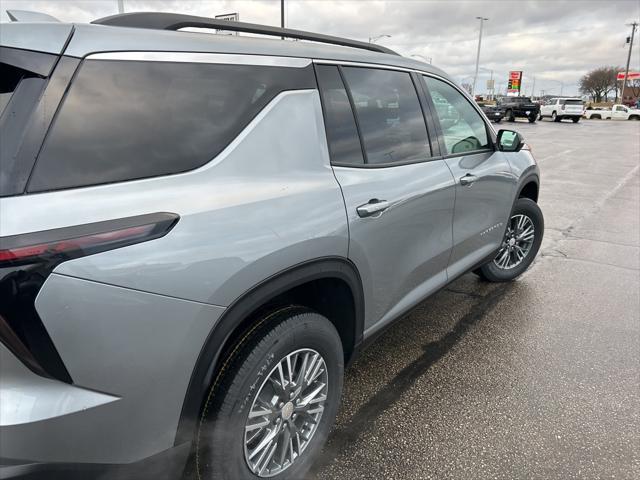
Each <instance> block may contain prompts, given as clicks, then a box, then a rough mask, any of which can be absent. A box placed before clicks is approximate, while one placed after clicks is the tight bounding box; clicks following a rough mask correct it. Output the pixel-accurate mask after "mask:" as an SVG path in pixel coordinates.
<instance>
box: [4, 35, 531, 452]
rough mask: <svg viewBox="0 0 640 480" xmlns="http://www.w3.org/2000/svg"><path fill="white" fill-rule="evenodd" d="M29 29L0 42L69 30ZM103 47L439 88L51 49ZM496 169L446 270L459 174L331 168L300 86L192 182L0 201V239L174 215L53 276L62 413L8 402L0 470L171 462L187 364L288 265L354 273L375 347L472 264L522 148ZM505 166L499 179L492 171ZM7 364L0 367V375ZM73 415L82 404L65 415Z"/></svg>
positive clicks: (329, 49)
mask: <svg viewBox="0 0 640 480" xmlns="http://www.w3.org/2000/svg"><path fill="white" fill-rule="evenodd" d="M43 25H44V24H43ZM43 25H38V33H37V34H34V33H33V30H32V28H33V25H25V24H15V25H11V27H10V28H9V29H6V28H5V26H4V25H3V27H2V29H0V30H2V32H1V33H0V41H1V43H2V45H7V46H19V45H23V46H22V48H28V47H25V46H24V45H26V44H28V45H31V46H32V47H33V48H34V49H38V50H42V51H50V52H55V50H56V49H61V48H62V45H59V42H60V41H61V40H60V39H61V38H62V34H61V33H60V32H62V31H63V29H66V30H65V31H66V32H67V35H68V32H70V30H71V26H70V25H65V24H47V25H46V27H44V26H43ZM41 29H42V31H43V32H44V33H42V34H40V31H41ZM7 32H8V33H7ZM56 32H57V33H56ZM65 40H66V37H65ZM20 42H23V43H20ZM25 42H26V43H25ZM29 42H30V43H29ZM48 42H50V45H45V44H47V43H48ZM56 42H57V43H56ZM36 47H37V48H36ZM118 50H129V51H130V50H152V51H182V52H204V53H209V52H213V53H217V54H224V53H230V54H237V55H245V54H258V55H272V56H283V57H298V58H301V59H305V60H307V59H313V60H318V59H329V60H332V61H333V60H340V61H348V62H364V63H367V64H369V65H371V64H379V65H385V66H392V67H399V68H404V69H409V70H411V69H416V70H419V71H422V72H429V73H433V74H436V75H440V76H442V77H444V78H447V77H446V75H445V74H444V73H443V72H441V71H440V70H438V69H437V68H434V67H430V66H428V65H426V64H424V63H422V62H418V61H415V60H411V59H406V58H403V57H400V56H397V57H396V56H390V55H383V54H377V53H373V52H365V51H359V50H355V49H350V48H346V47H336V46H326V45H317V44H313V43H306V42H281V41H278V40H264V39H255V38H251V37H233V38H228V37H225V36H219V35H216V36H212V35H205V34H198V33H187V32H179V33H176V32H166V31H152V30H143V29H123V28H118V27H105V26H95V25H76V26H75V33H74V36H73V39H72V41H71V43H70V45H69V47H68V49H67V51H66V52H65V53H66V54H68V55H72V56H76V57H86V56H87V55H90V54H92V53H98V52H114V51H118ZM55 53H57V52H55ZM265 146H268V148H265ZM494 157H495V158H494V160H496V161H497V163H496V164H495V165H497V166H498V169H497V170H496V169H495V168H494V170H492V173H491V175H492V177H491V178H492V180H491V181H492V182H494V183H496V184H499V185H500V188H503V189H504V188H506V185H507V183H508V184H509V185H511V194H510V196H508V198H505V197H502V196H500V198H498V197H497V194H496V193H495V192H494V193H493V195H494V197H495V198H494V199H493V200H492V199H490V198H489V196H490V194H491V190H490V189H489V188H484V187H483V188H482V189H480V188H478V189H476V191H477V194H478V195H479V196H481V197H483V198H484V199H485V200H486V202H487V204H492V205H495V204H499V206H498V209H497V210H496V212H492V214H490V215H486V216H485V217H482V218H481V219H476V223H474V224H473V225H466V224H465V223H464V222H460V223H459V227H460V228H459V230H458V233H459V237H456V238H458V240H459V241H456V242H455V243H457V244H459V250H460V258H459V260H458V261H457V263H456V262H454V263H453V264H450V263H448V260H449V255H450V254H451V248H452V246H453V245H454V238H453V236H455V235H454V234H452V228H453V230H454V231H455V228H454V227H453V224H452V222H454V220H453V214H454V208H453V199H454V197H455V196H456V195H457V194H456V193H455V192H456V191H457V189H458V187H457V186H455V187H454V176H452V174H451V172H450V169H451V170H454V173H456V168H457V167H460V168H463V167H464V165H462V166H460V162H462V159H458V160H457V162H458V164H456V161H453V160H452V159H447V160H446V161H443V160H437V161H431V162H425V163H421V164H414V165H407V166H403V167H394V168H393V169H379V170H374V169H371V170H364V169H362V170H360V169H348V168H335V169H332V168H331V166H330V163H329V156H328V150H327V144H326V137H325V131H324V123H323V118H322V111H321V106H320V101H319V95H318V93H317V91H315V90H313V91H312V90H309V91H297V92H286V93H283V94H281V95H279V96H278V97H277V98H276V99H274V100H273V101H272V102H271V104H270V105H268V106H267V107H266V108H265V109H264V110H263V112H261V114H259V115H258V116H257V117H256V118H255V119H254V120H253V121H252V122H251V124H250V125H249V126H248V127H247V128H246V129H245V131H244V132H242V134H241V135H240V136H239V137H238V138H236V140H234V141H233V142H232V144H231V145H229V147H228V148H227V149H225V151H223V152H222V153H221V154H220V155H219V156H218V157H217V158H215V159H212V161H211V162H210V163H208V164H207V165H205V166H204V167H202V168H200V169H198V170H195V171H192V172H189V173H185V174H180V175H173V176H168V177H162V178H154V179H147V180H139V181H133V182H123V183H119V184H113V185H105V186H99V187H92V188H81V189H72V190H66V191H59V192H52V193H43V194H38V195H28V196H19V197H13V198H2V199H0V219H1V221H0V236H8V235H14V234H20V233H26V232H31V231H38V230H45V229H50V228H58V227H64V226H70V225H76V224H83V223H88V222H96V221H100V220H108V219H112V218H119V217H125V216H133V215H138V214H144V213H151V212H157V211H170V212H175V213H178V214H179V215H181V220H180V222H179V223H178V225H177V226H176V227H175V228H174V230H173V231H172V232H170V234H169V235H167V236H166V237H163V238H161V239H157V240H154V241H152V242H147V243H144V244H138V245H134V246H130V247H127V248H122V249H119V250H114V251H110V252H105V253H102V254H99V255H93V256H90V257H85V258H81V259H77V260H74V261H71V262H67V263H65V264H62V265H60V266H59V267H58V268H57V270H56V272H55V274H54V275H52V276H51V277H50V278H49V279H48V280H47V282H46V283H45V286H44V287H43V289H42V290H41V292H40V295H39V297H38V299H37V308H38V311H39V312H40V315H41V317H42V319H43V322H44V323H45V325H46V327H47V329H48V331H49V332H50V334H51V336H52V339H53V341H54V344H55V345H56V347H57V348H58V351H59V352H60V355H61V356H62V358H63V361H64V363H65V365H66V366H67V367H68V369H69V371H70V373H71V376H72V377H73V378H74V381H76V382H77V386H68V385H66V384H62V385H60V386H59V388H60V391H61V392H63V395H70V397H69V398H68V400H67V402H68V403H67V404H66V407H65V406H64V405H61V404H58V403H55V402H49V403H47V404H44V406H43V404H42V403H39V404H38V408H35V407H34V408H33V409H32V410H30V409H29V408H28V406H26V404H24V403H23V404H22V405H20V408H21V409H22V410H21V412H20V414H19V415H18V414H17V413H16V414H14V415H13V416H11V417H9V419H8V420H7V423H6V424H3V425H2V426H1V428H0V449H1V451H0V456H2V457H9V458H28V459H32V460H38V461H46V460H49V461H82V462H114V463H127V462H132V461H135V460H137V459H141V458H144V457H146V456H150V455H153V454H154V453H157V452H160V451H162V450H163V449H166V448H169V447H170V446H172V444H173V441H174V439H175V433H176V427H177V422H178V417H179V415H180V409H181V406H182V400H183V399H184V393H185V390H186V386H187V382H188V380H189V376H190V373H191V371H192V369H193V366H194V364H195V361H196V358H197V354H198V352H199V351H200V348H201V346H202V343H203V342H204V339H205V338H206V336H207V334H208V333H209V331H210V330H211V329H212V328H213V327H214V326H215V324H216V321H217V320H218V319H219V318H220V316H221V315H222V313H223V312H224V306H226V305H229V304H230V303H231V302H233V301H234V300H235V299H236V298H237V297H238V296H239V295H240V294H242V293H244V292H245V291H246V290H248V289H249V288H251V287H252V286H253V285H255V284H256V283H258V282H260V281H262V280H264V279H266V278H268V277H269V276H271V275H273V274H274V273H277V272H278V271H280V270H283V269H285V268H287V267H290V266H291V265H294V264H296V263H299V262H302V261H304V260H308V259H313V258H318V257H322V256H327V255H332V256H335V255H338V256H344V257H346V256H349V258H351V259H352V260H353V261H354V262H355V263H356V265H357V266H358V268H359V270H360V275H361V277H362V281H363V286H364V291H365V299H366V319H365V322H366V332H365V333H366V334H367V335H369V334H372V333H374V332H375V331H377V330H378V329H380V328H381V327H382V326H384V325H385V324H386V323H388V322H389V321H391V320H393V319H394V318H396V317H397V316H398V315H400V314H401V313H403V312H405V311H406V310H408V309H409V308H411V307H412V306H413V305H415V303H417V302H418V301H420V300H421V299H423V298H424V297H425V296H427V295H428V294H430V293H432V292H433V291H435V290H436V289H437V288H439V287H441V286H442V285H444V284H445V283H446V282H447V280H448V279H449V278H451V277H452V275H453V274H457V272H462V271H465V269H466V268H469V267H470V266H471V263H470V262H471V258H470V257H471V256H473V255H472V252H471V253H469V254H468V255H466V256H465V255H464V249H467V250H469V251H470V250H471V249H472V247H471V244H470V243H465V242H469V241H470V242H472V243H473V231H476V230H478V229H479V228H480V226H481V225H480V224H481V223H482V222H485V221H486V222H488V223H491V222H493V221H494V220H493V219H494V217H495V218H496V219H499V217H500V216H501V215H500V212H501V211H503V210H504V211H506V212H507V213H506V214H505V218H504V221H506V217H507V216H508V210H509V209H510V208H511V204H512V202H513V196H514V195H515V191H516V185H515V181H516V179H517V181H518V185H520V183H521V182H522V178H523V176H525V175H528V174H530V173H536V174H537V167H536V166H535V163H534V162H533V160H532V157H531V156H530V155H529V154H528V152H520V153H518V154H494ZM505 159H508V162H509V164H511V175H512V176H511V178H507V176H505V177H504V178H503V177H502V176H501V175H500V174H498V172H500V171H502V170H500V169H503V168H504V166H505ZM492 161H493V160H492ZM492 165H493V164H492ZM495 165H493V166H494V167H495ZM476 167H477V168H483V167H482V165H477V166H476ZM334 171H335V177H334ZM504 171H505V172H506V170H504ZM456 175H457V173H456ZM336 177H337V178H338V180H339V181H340V184H341V185H342V189H343V191H344V193H345V199H346V203H347V204H346V209H345V203H344V201H343V198H342V191H341V189H340V185H339V184H338V183H337V182H336ZM412 187H415V188H416V189H417V190H419V191H418V192H416V191H413V190H412ZM465 193H466V192H465ZM485 195H486V196H487V197H486V198H485V197H484V196H485ZM500 195H502V193H501V194H500ZM376 196H377V197H383V198H385V199H387V200H389V201H391V202H392V208H390V209H389V210H388V211H387V212H386V213H384V214H382V215H381V216H380V217H379V218H368V219H361V218H359V217H357V215H356V214H355V207H356V206H358V205H359V204H362V203H366V202H367V201H368V200H369V199H370V198H374V197H376ZM359 202H360V203H359ZM492 202H493V203H492ZM421 209H424V211H422V210H421ZM498 210H499V211H498ZM424 212H428V214H424V215H421V213H424ZM490 226H491V225H486V227H485V228H487V227H490ZM349 228H350V229H351V243H350V244H349ZM401 229H408V230H409V231H411V232H412V235H404V234H403V233H406V232H402V231H401ZM452 235H453V236H452ZM465 239H466V240H465ZM493 240H495V239H493V238H492V237H487V239H486V240H483V241H487V242H488V244H491V243H492V241H493ZM487 248H488V247H487ZM447 270H448V271H449V273H448V274H447ZM394 282H395V283H394ZM5 354H6V352H3V355H5ZM7 355H9V356H10V354H6V355H5V356H7ZM3 359H4V357H3ZM14 360H15V359H14ZM13 363H15V361H13V362H10V363H6V364H5V363H4V362H3V365H2V367H0V375H4V374H5V372H6V371H7V368H6V366H7V365H9V366H10V365H11V364H13ZM23 370H24V369H23ZM19 376H20V379H19V381H21V382H23V384H24V382H27V383H28V381H31V380H33V382H34V385H36V386H35V387H34V388H40V387H39V386H38V385H40V384H38V383H37V382H36V380H40V377H38V378H37V379H32V378H31V377H34V374H32V373H31V372H30V371H20V372H19ZM15 377H16V375H14V376H13V378H15ZM7 378H8V377H7ZM29 379H30V380H29ZM12 381H18V379H15V380H12ZM3 382H4V379H3ZM3 385H6V383H3ZM2 388H4V386H3V387H2ZM98 392H104V393H98ZM93 394H95V395H93ZM61 398H62V397H61ZM83 402H84V403H83ZM92 402H93V403H92ZM69 405H71V407H69ZM79 405H86V406H88V407H90V408H87V409H81V410H78V409H77V406H79ZM63 407H65V408H67V410H65V409H64V408H63ZM3 412H4V410H3ZM4 420H5V419H3V421H4ZM69 432H73V434H72V435H70V434H69ZM96 432H98V433H99V434H96ZM43 439H47V440H45V441H43ZM52 439H55V441H51V440H52Z"/></svg>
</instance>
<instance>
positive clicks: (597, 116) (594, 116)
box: [590, 115, 602, 120]
mask: <svg viewBox="0 0 640 480" xmlns="http://www.w3.org/2000/svg"><path fill="white" fill-rule="evenodd" d="M590 118H591V119H592V120H602V117H601V116H600V115H591V117H590Z"/></svg>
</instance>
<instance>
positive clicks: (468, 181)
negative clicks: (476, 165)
mask: <svg viewBox="0 0 640 480" xmlns="http://www.w3.org/2000/svg"><path fill="white" fill-rule="evenodd" d="M476 180H478V177H476V176H475V175H471V174H470V173H467V174H466V175H465V176H464V177H462V178H461V179H460V185H462V186H466V187H470V186H471V185H473V183H474V182H475V181H476Z"/></svg>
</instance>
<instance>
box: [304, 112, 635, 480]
mask: <svg viewBox="0 0 640 480" xmlns="http://www.w3.org/2000/svg"><path fill="white" fill-rule="evenodd" d="M498 127H500V128H513V129H516V130H518V131H520V132H521V133H522V134H523V135H524V136H525V138H526V140H527V142H528V143H530V144H531V145H532V147H533V153H534V155H535V156H536V158H537V159H538V161H539V163H540V168H541V170H542V187H541V192H540V205H541V207H542V209H543V212H544V214H545V221H546V233H545V239H544V242H543V245H542V249H541V254H540V255H539V257H538V260H537V261H536V263H535V264H534V266H533V267H532V268H531V269H530V270H529V271H528V272H527V273H525V274H524V275H523V276H522V277H521V278H520V279H519V280H518V281H516V282H514V283H512V284H500V285H491V284H487V283H482V282H480V281H479V280H478V279H477V278H476V277H475V276H474V275H472V274H469V275H465V276H464V277H462V278H460V279H458V280H457V281H455V282H454V283H453V284H451V285H450V286H449V287H447V288H446V289H444V290H443V291H441V292H439V293H438V294H436V295H435V296H433V297H432V298H430V299H428V300H426V301H425V302H423V303H422V304H421V305H419V306H418V307H417V308H415V309H414V310H413V311H412V312H411V313H410V314H409V315H407V316H406V317H405V318H404V319H402V320H400V321H399V322H397V323H396V324H394V326H393V327H391V328H390V329H389V330H388V332H387V333H386V334H385V335H384V336H382V337H380V338H379V339H378V340H377V341H376V343H374V344H373V345H372V346H371V347H369V349H368V350H366V351H365V352H364V354H363V356H362V357H361V358H360V359H359V360H358V361H357V362H356V363H355V364H354V365H353V366H352V368H351V369H350V370H349V371H348V372H347V377H346V380H345V391H344V397H343V403H342V406H341V409H340V413H339V415H338V420H337V424H336V426H335V428H334V430H333V432H332V434H331V436H330V440H329V442H328V444H327V446H326V448H325V450H324V452H323V455H322V457H321V458H320V459H319V461H318V463H317V464H316V466H315V467H314V470H313V471H312V473H311V474H310V479H314V480H329V479H341V480H342V479H351V480H354V479H365V478H366V479H370V478H381V479H382V478H384V479H403V480H404V479H428V478H434V479H447V478H451V479H453V478H455V479H466V478H468V479H485V478H491V479H501V478H504V479H513V478H536V479H538V478H539V479H556V478H557V479H563V480H564V479H572V478H580V479H582V478H589V479H591V478H618V479H621V478H640V225H639V224H640V198H639V194H640V183H639V178H640V175H639V170H640V166H639V165H640V122H611V121H581V122H580V123H578V124H573V123H570V122H569V123H566V122H563V123H560V124H557V123H551V122H549V121H544V122H537V123H536V124H532V125H530V124H528V123H526V122H517V123H515V124H511V123H501V124H500V125H499V126H498Z"/></svg>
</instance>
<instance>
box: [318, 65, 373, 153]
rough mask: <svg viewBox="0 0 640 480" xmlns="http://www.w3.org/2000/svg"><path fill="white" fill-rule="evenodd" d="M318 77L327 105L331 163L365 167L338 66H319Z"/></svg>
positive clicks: (326, 115) (323, 102) (326, 123)
mask: <svg viewBox="0 0 640 480" xmlns="http://www.w3.org/2000/svg"><path fill="white" fill-rule="evenodd" d="M316 74H317V76H318V86H319V87H320V94H321V95H322V104H323V106H324V112H325V126H326V129H327V141H328V143H329V150H330V151H331V163H333V164H338V165H362V164H363V163H364V158H363V157H362V147H361V145H360V138H359V136H358V129H357V127H356V121H355V118H354V117H353V110H352V109H351V103H350V102H349V97H348V95H347V92H346V90H345V88H344V84H343V83H342V78H341V77H340V72H339V71H338V67H336V66H331V65H318V66H317V67H316Z"/></svg>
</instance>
